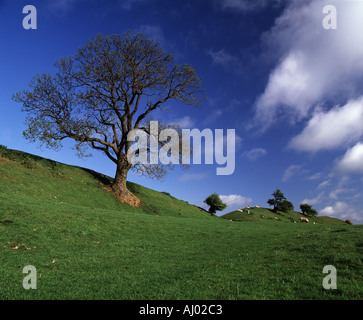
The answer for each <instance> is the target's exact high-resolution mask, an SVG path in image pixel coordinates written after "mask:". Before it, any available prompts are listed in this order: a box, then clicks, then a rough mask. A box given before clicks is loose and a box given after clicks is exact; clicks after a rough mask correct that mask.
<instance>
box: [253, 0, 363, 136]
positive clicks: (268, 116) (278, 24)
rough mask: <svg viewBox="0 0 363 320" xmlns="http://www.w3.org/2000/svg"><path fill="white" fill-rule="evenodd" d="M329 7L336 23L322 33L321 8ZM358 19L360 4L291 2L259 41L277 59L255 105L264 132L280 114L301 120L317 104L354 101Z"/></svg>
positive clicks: (361, 43) (362, 60)
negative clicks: (333, 6) (336, 26)
mask: <svg viewBox="0 0 363 320" xmlns="http://www.w3.org/2000/svg"><path fill="white" fill-rule="evenodd" d="M332 3H333V4H334V5H335V6H336V8H337V12H338V17H339V24H338V28H337V29H336V30H326V29H324V28H323V26H322V21H323V19H324V17H325V15H324V14H323V8H324V6H325V5H328V4H329V5H330V4H332ZM362 15H363V3H362V2H356V1H349V2H345V1H344V2H343V1H341V2H337V1H322V0H311V1H307V2H306V1H292V2H291V5H290V6H289V7H288V8H287V9H286V10H285V11H284V13H283V14H282V16H280V17H279V18H278V19H277V20H276V21H275V25H274V27H273V28H272V29H271V30H270V31H269V32H268V33H267V34H266V35H265V37H264V41H265V43H267V45H268V46H269V47H270V48H271V49H272V50H273V51H274V53H275V54H276V53H277V54H279V55H280V57H281V58H280V61H279V62H278V63H277V65H276V66H275V68H274V69H273V70H272V71H271V73H270V75H269V78H268V81H267V84H266V87H265V90H264V92H263V93H262V94H261V95H260V96H259V97H258V98H257V100H256V102H255V120H256V122H257V123H260V124H262V126H263V129H265V130H266V129H267V128H268V127H270V126H271V125H272V124H273V123H274V122H275V121H276V119H277V117H281V116H282V115H283V116H285V117H287V118H288V119H289V120H294V121H295V120H302V119H304V118H306V117H309V116H310V115H311V112H313V111H314V110H315V107H316V106H317V105H319V104H321V102H326V101H332V100H335V99H338V98H339V99H340V101H342V100H345V101H347V100H349V99H350V98H355V97H356V96H357V93H358V92H359V88H360V85H361V82H360V80H361V79H362V74H363V37H362V34H363V19H362V18H361V17H362ZM272 44H273V45H272Z"/></svg>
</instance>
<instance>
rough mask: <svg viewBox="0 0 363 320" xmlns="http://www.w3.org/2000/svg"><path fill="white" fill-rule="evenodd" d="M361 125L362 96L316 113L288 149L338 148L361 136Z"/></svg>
mask: <svg viewBox="0 0 363 320" xmlns="http://www.w3.org/2000/svg"><path fill="white" fill-rule="evenodd" d="M362 42H363V41H362ZM362 123H363V96H361V97H359V98H358V99H356V100H350V101H348V103H347V104H346V105H344V106H343V107H339V106H336V107H334V108H333V109H331V110H329V111H326V112H323V111H321V112H316V113H315V114H314V115H313V117H312V118H311V119H310V121H309V122H308V124H307V126H306V127H305V128H304V130H303V131H302V132H301V133H300V134H299V135H297V136H296V137H294V138H293V139H292V140H291V141H290V143H289V147H291V148H293V149H296V150H299V151H310V152H316V151H319V150H328V149H334V148H338V147H341V146H344V145H347V144H349V143H352V142H356V141H357V140H359V139H360V138H361V137H362V136H363V125H362Z"/></svg>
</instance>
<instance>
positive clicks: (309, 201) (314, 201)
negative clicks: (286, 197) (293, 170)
mask: <svg viewBox="0 0 363 320" xmlns="http://www.w3.org/2000/svg"><path fill="white" fill-rule="evenodd" d="M323 198H324V192H321V193H319V194H318V195H317V196H316V197H315V198H313V199H307V198H306V199H304V200H303V201H301V203H307V204H310V205H312V206H313V205H315V204H318V203H320V202H321V201H322V200H323Z"/></svg>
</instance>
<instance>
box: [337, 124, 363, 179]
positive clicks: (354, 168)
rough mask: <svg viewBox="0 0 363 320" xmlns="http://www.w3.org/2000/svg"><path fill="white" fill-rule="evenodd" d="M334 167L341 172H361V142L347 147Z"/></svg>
mask: <svg viewBox="0 0 363 320" xmlns="http://www.w3.org/2000/svg"><path fill="white" fill-rule="evenodd" d="M361 125H362V124H361ZM336 169H337V170H338V171H339V172H342V173H363V143H362V142H358V143H357V144H356V145H355V146H354V147H352V148H350V149H348V150H347V152H346V153H345V155H344V156H343V158H342V159H340V160H339V162H338V164H337V165H336Z"/></svg>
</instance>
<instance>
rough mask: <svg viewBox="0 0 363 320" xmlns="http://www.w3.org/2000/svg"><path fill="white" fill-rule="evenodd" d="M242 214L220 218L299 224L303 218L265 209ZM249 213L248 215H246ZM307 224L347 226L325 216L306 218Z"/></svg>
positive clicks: (226, 215)
mask: <svg viewBox="0 0 363 320" xmlns="http://www.w3.org/2000/svg"><path fill="white" fill-rule="evenodd" d="M242 210H243V212H240V211H237V210H236V211H232V212H229V213H226V214H224V215H223V216H221V217H222V218H224V219H228V220H232V221H255V222H257V221H259V222H263V221H265V222H267V221H269V222H292V223H293V222H294V221H295V222H296V223H300V218H301V217H305V216H304V215H303V214H301V213H300V212H296V211H289V212H280V211H278V212H277V213H274V212H272V211H271V210H269V209H267V208H256V207H252V208H248V209H247V208H244V209H242ZM248 212H249V213H248ZM307 218H308V219H309V222H312V223H313V222H315V223H326V224H347V223H346V222H345V221H342V220H340V219H337V218H332V217H327V216H321V217H319V216H316V217H307Z"/></svg>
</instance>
